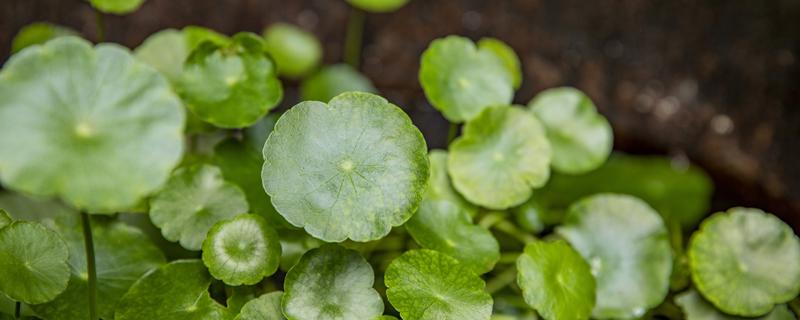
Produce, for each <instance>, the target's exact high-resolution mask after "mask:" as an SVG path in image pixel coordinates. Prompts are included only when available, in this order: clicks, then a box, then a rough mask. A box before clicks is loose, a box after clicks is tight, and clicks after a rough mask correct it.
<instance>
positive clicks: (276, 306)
mask: <svg viewBox="0 0 800 320" xmlns="http://www.w3.org/2000/svg"><path fill="white" fill-rule="evenodd" d="M282 297H283V292H281V291H275V292H270V293H267V294H264V295H262V296H260V297H258V298H255V299H253V300H250V301H249V302H247V304H245V305H244V307H242V311H240V312H239V315H238V316H236V318H235V319H234V320H285V319H286V318H285V317H284V316H283V313H282V312H281V298H282Z"/></svg>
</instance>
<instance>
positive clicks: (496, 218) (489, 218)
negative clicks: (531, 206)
mask: <svg viewBox="0 0 800 320" xmlns="http://www.w3.org/2000/svg"><path fill="white" fill-rule="evenodd" d="M505 218H506V213H505V212H502V211H495V212H491V213H489V214H487V215H485V216H483V217H482V218H481V220H480V221H478V225H479V226H481V227H482V228H484V229H489V228H491V227H492V226H494V225H495V224H497V223H498V222H500V221H503V220H504V219H505Z"/></svg>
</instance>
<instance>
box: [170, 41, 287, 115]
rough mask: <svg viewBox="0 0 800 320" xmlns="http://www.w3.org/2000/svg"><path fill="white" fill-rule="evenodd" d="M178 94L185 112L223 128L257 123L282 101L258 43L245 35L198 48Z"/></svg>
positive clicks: (278, 85)
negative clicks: (184, 104) (223, 42)
mask: <svg viewBox="0 0 800 320" xmlns="http://www.w3.org/2000/svg"><path fill="white" fill-rule="evenodd" d="M177 91H178V92H179V93H180V95H181V97H182V98H183V100H184V102H185V103H186V107H187V108H189V110H192V112H193V113H194V114H196V115H197V116H198V117H200V118H201V119H203V120H204V121H206V122H209V123H211V124H213V125H215V126H218V127H222V128H243V127H247V126H250V125H252V124H254V123H256V122H257V121H258V120H259V119H261V117H263V116H264V115H265V114H267V112H268V111H269V110H271V109H272V108H273V107H275V106H276V105H277V104H278V102H280V100H281V98H282V97H283V89H282V88H281V82H280V81H279V80H278V78H277V73H276V70H275V64H274V62H273V61H272V60H271V59H270V58H269V57H267V56H266V55H265V54H264V52H263V42H262V41H261V38H260V37H258V36H257V35H255V34H252V33H246V32H243V33H238V34H236V35H234V36H233V40H232V41H231V42H230V43H228V44H224V45H220V44H214V43H213V42H211V41H206V42H203V43H201V44H200V45H199V46H198V47H197V48H196V49H194V50H193V51H192V52H191V54H190V55H189V57H188V58H187V60H186V64H185V65H184V68H183V73H182V75H181V79H180V81H179V82H178V83H177Z"/></svg>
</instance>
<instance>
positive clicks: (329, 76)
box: [300, 64, 378, 102]
mask: <svg viewBox="0 0 800 320" xmlns="http://www.w3.org/2000/svg"><path fill="white" fill-rule="evenodd" d="M350 91H360V92H371V93H376V92H378V90H377V89H375V87H374V86H373V85H372V81H370V80H369V78H367V77H366V76H364V75H363V74H361V73H359V72H358V70H356V69H353V67H351V66H350V65H348V64H335V65H332V66H325V67H323V68H322V69H321V70H319V71H318V72H317V73H315V74H313V75H312V76H310V77H308V79H306V80H305V81H303V84H302V85H301V86H300V98H302V100H304V101H307V100H314V101H322V102H328V101H330V100H331V99H333V97H336V96H338V95H340V94H342V93H345V92H350Z"/></svg>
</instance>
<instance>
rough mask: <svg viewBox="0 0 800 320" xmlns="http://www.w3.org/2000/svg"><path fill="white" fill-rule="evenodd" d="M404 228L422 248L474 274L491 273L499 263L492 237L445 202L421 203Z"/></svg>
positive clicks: (498, 253) (498, 251)
mask: <svg viewBox="0 0 800 320" xmlns="http://www.w3.org/2000/svg"><path fill="white" fill-rule="evenodd" d="M405 227H406V230H408V233H409V234H411V237H413V238H414V240H415V241H416V242H417V243H418V244H419V245H420V246H422V247H423V248H428V249H433V250H436V251H439V252H442V253H444V254H447V255H449V256H451V257H453V258H456V259H458V261H460V262H461V264H463V265H465V266H467V267H469V268H470V269H472V271H473V272H474V273H476V274H483V273H486V272H489V271H491V270H492V269H493V268H494V264H495V263H496V262H497V261H498V260H500V247H499V245H498V244H497V240H495V238H494V236H492V233H491V232H489V230H486V229H484V228H481V227H479V226H476V225H473V224H472V218H471V217H470V216H469V214H467V212H466V211H464V210H463V209H461V208H460V207H459V206H457V205H456V204H453V203H451V202H449V201H445V200H428V199H426V200H423V201H422V204H420V207H419V210H417V213H416V214H414V216H413V217H411V219H409V220H408V222H407V223H406V224H405Z"/></svg>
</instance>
